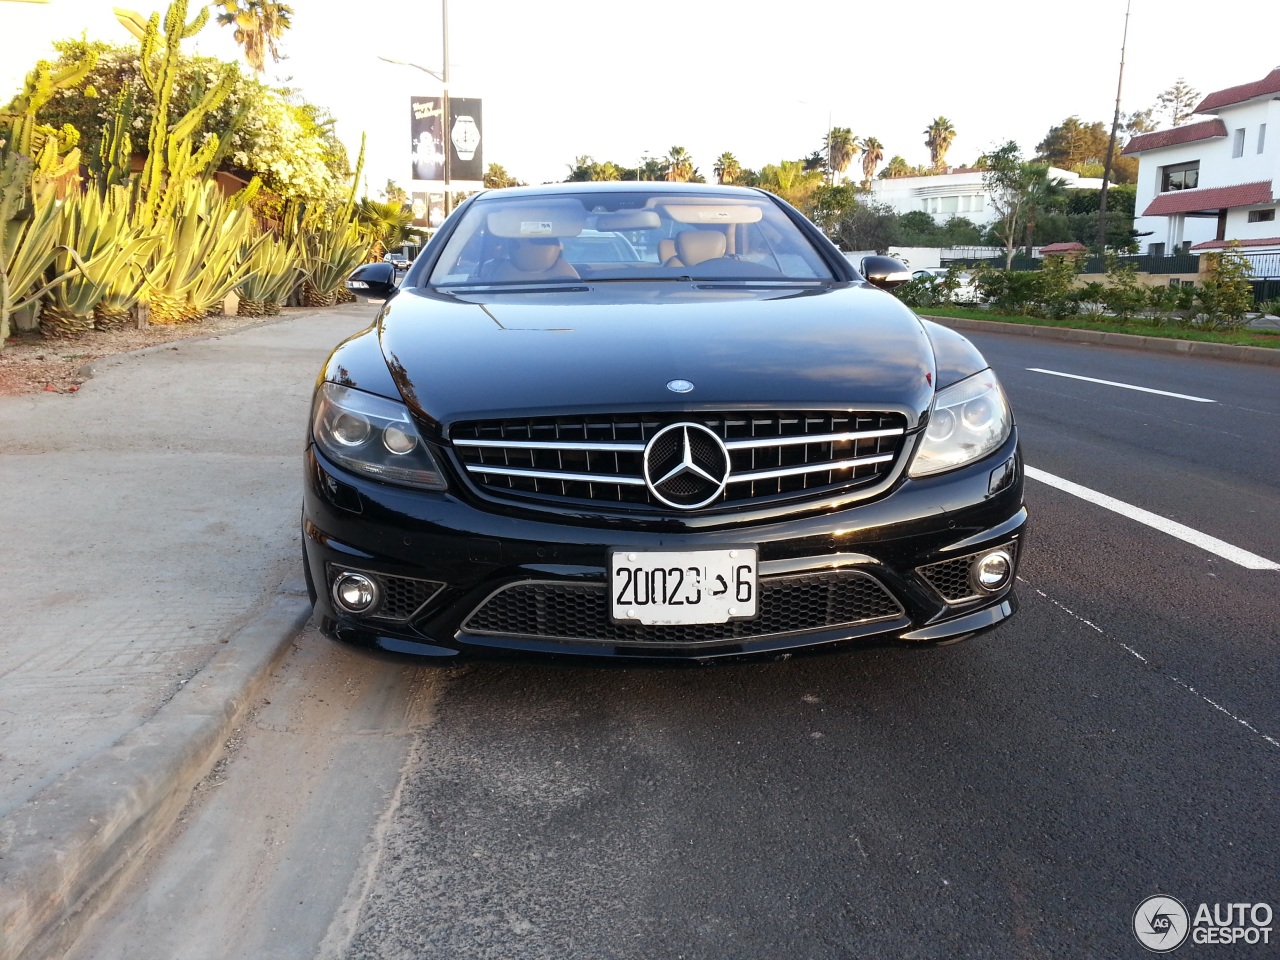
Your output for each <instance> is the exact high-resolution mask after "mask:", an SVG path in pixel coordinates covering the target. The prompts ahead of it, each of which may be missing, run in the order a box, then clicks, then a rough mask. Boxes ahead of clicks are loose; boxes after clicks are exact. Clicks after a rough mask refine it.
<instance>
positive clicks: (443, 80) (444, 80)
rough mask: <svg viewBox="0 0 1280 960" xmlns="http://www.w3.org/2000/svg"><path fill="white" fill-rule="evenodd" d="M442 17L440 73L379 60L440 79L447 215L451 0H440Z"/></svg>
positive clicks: (450, 200) (449, 195)
mask: <svg viewBox="0 0 1280 960" xmlns="http://www.w3.org/2000/svg"><path fill="white" fill-rule="evenodd" d="M440 18H441V26H442V27H443V40H442V43H441V47H442V50H441V52H442V53H443V55H444V66H443V67H442V68H441V72H440V73H436V72H435V71H434V70H432V69H431V68H430V67H424V66H422V64H420V63H410V62H409V61H408V60H397V59H395V58H394V57H381V56H380V57H378V59H379V60H385V61H386V62H387V63H394V64H398V65H399V66H402V67H413V68H414V69H415V70H421V71H422V72H423V73H426V74H429V75H431V76H433V77H435V78H436V79H437V80H439V81H440V86H441V94H440V138H441V140H443V141H444V142H443V146H444V215H445V216H446V217H447V216H448V215H449V213H450V212H451V211H452V209H453V195H452V193H451V192H450V190H449V184H450V182H451V180H452V177H451V176H450V174H451V173H452V172H453V156H452V154H453V150H452V149H451V144H450V142H449V0H440Z"/></svg>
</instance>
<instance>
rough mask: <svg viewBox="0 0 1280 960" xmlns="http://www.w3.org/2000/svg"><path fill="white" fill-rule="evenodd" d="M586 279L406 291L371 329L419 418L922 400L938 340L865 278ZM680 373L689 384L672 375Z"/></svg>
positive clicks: (917, 404) (915, 415)
mask: <svg viewBox="0 0 1280 960" xmlns="http://www.w3.org/2000/svg"><path fill="white" fill-rule="evenodd" d="M673 286H675V285H673V284H614V285H600V286H592V285H589V284H584V285H583V286H581V287H574V288H572V289H569V288H565V289H561V290H557V291H550V292H546V293H531V292H523V293H518V294H516V293H507V294H503V293H500V292H498V293H495V292H484V293H468V294H466V295H458V296H447V295H442V294H439V293H427V292H426V291H422V290H408V291H401V293H400V294H399V295H398V296H396V297H394V298H393V299H392V300H391V301H390V302H389V303H388V304H387V306H386V308H385V310H384V313H383V316H382V318H381V320H380V323H379V325H378V338H379V343H380V345H381V350H382V355H383V358H384V359H385V362H386V365H387V368H388V370H389V371H390V374H391V378H392V380H393V381H394V383H395V385H396V388H397V389H398V391H399V393H400V395H401V396H402V397H403V398H404V400H405V402H406V403H408V404H409V406H410V407H411V408H412V409H413V410H414V412H415V414H416V415H417V416H418V417H419V418H420V419H422V420H424V421H426V422H427V423H429V424H433V425H435V426H436V428H437V429H439V430H441V431H447V425H448V424H450V423H453V422H456V421H461V420H471V419H487V418H497V417H507V416H511V415H512V414H516V415H528V416H540V415H548V414H555V413H568V412H589V411H606V410H607V411H615V412H620V413H625V412H640V411H662V410H671V411H688V412H695V411H698V410H714V409H725V408H742V407H756V408H759V409H786V408H789V407H790V408H814V409H817V408H826V409H831V408H836V409H854V408H879V409H896V410H900V411H901V412H903V413H904V414H906V415H907V417H908V419H909V420H910V422H911V424H912V425H914V424H915V423H916V422H917V421H918V419H919V418H920V417H921V416H922V415H923V414H924V412H925V411H927V410H928V407H929V404H930V403H931V401H932V398H933V390H934V384H935V383H936V382H937V381H936V369H935V359H934V352H933V349H932V347H931V345H930V342H929V338H928V336H927V335H926V333H925V330H924V327H923V326H922V324H921V322H920V321H919V320H918V319H917V318H916V316H915V315H914V314H913V313H911V311H910V310H908V309H907V308H906V307H904V306H903V305H902V304H900V303H899V302H898V301H897V300H896V299H895V298H893V297H892V296H890V295H888V294H885V293H883V292H882V291H879V290H875V289H873V288H867V287H862V286H859V285H853V284H839V285H835V286H834V287H822V288H796V287H788V288H785V289H778V288H776V287H775V288H754V289H753V288H743V287H741V286H736V285H717V284H705V285H697V284H680V285H679V286H678V288H677V289H674V290H673V289H669V288H671V287H673ZM676 380H685V381H688V382H689V383H692V384H693V389H692V390H690V391H688V392H687V393H676V392H673V391H672V390H671V389H669V388H668V384H669V383H671V382H672V381H676Z"/></svg>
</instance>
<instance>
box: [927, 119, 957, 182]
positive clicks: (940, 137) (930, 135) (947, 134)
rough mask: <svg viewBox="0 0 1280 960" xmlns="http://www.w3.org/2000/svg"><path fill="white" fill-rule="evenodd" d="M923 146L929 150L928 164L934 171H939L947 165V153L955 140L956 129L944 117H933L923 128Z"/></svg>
mask: <svg viewBox="0 0 1280 960" xmlns="http://www.w3.org/2000/svg"><path fill="white" fill-rule="evenodd" d="M924 133H925V141H924V145H925V146H926V147H928V148H929V162H930V163H931V164H933V169H934V170H941V169H942V168H943V167H945V166H946V163H947V151H948V150H950V149H951V142H952V141H953V140H955V138H956V129H955V127H953V126H952V125H951V121H950V120H948V119H947V118H946V117H935V118H934V121H933V122H932V123H931V124H929V126H927V127H926V128H925V131H924Z"/></svg>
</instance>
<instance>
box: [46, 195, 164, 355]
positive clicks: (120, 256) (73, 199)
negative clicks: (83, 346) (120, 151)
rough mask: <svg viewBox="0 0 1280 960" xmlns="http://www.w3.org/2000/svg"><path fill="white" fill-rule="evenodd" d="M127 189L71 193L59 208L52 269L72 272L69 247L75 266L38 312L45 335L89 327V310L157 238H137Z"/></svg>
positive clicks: (66, 333)
mask: <svg viewBox="0 0 1280 960" xmlns="http://www.w3.org/2000/svg"><path fill="white" fill-rule="evenodd" d="M129 214H130V210H129V191H128V189H127V188H125V187H120V186H117V187H113V188H111V189H110V190H109V191H108V192H107V194H106V196H105V197H103V196H102V195H100V194H99V193H98V192H97V191H96V190H90V191H88V192H87V193H81V192H79V191H76V192H74V193H72V194H71V195H70V196H69V197H67V199H66V200H65V201H64V202H63V204H62V206H61V209H60V210H59V236H58V241H59V243H60V249H59V251H58V253H57V255H56V256H55V258H54V262H53V270H54V271H55V272H57V273H67V272H71V271H72V270H73V261H72V259H71V258H72V251H74V252H75V253H77V254H79V257H80V262H81V264H82V268H81V270H80V271H79V272H78V273H76V274H75V275H74V276H72V277H71V278H70V279H68V280H66V281H65V282H63V283H61V284H59V285H58V286H57V287H55V288H54V289H53V290H51V291H50V293H49V295H48V298H47V299H46V301H45V304H44V308H43V310H42V312H41V315H40V331H41V333H43V334H45V335H46V336H75V335H78V334H82V333H86V332H88V331H89V330H92V329H93V327H94V323H95V319H94V316H95V310H96V309H97V307H98V305H99V304H100V303H101V302H102V299H103V297H105V296H106V294H107V291H108V289H109V288H110V287H111V285H112V283H113V282H117V281H118V279H119V278H120V277H121V276H122V275H128V274H129V273H130V272H133V271H135V270H136V268H135V266H134V265H135V263H136V262H137V261H138V260H139V259H140V258H143V257H145V256H147V255H148V254H149V253H150V252H151V250H152V249H154V248H155V246H156V244H157V242H158V238H157V237H155V236H143V235H141V234H140V232H139V227H138V226H136V225H135V224H134V223H133V221H132V220H131V218H130V215H129Z"/></svg>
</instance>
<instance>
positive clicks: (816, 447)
mask: <svg viewBox="0 0 1280 960" xmlns="http://www.w3.org/2000/svg"><path fill="white" fill-rule="evenodd" d="M673 423H689V424H697V425H699V426H701V427H705V428H707V429H708V430H710V431H711V432H712V433H714V434H715V435H716V436H717V437H718V438H719V439H720V441H721V442H722V443H723V444H724V448H725V451H726V452H727V454H728V459H729V474H728V481H727V483H726V484H725V487H724V491H723V492H722V493H721V494H720V495H719V496H718V497H717V498H716V499H715V500H714V501H713V502H711V503H709V504H707V505H706V506H707V508H709V509H714V508H716V507H720V506H736V505H742V504H749V503H752V502H755V501H767V500H776V499H791V498H808V497H817V496H822V495H826V494H829V493H832V492H836V491H841V490H846V489H854V488H858V487H863V486H870V485H873V484H875V483H876V482H877V481H879V480H881V479H883V478H884V477H885V476H886V475H887V474H888V473H889V472H890V471H891V470H892V469H893V465H894V462H895V461H896V460H897V458H898V456H899V454H900V453H901V451H902V444H903V437H904V434H905V432H906V418H905V417H903V416H902V415H901V414H898V413H886V412H852V413H851V412H845V411H836V412H831V411H825V412H824V411H818V412H814V411H802V412H800V411H798V412H772V411H770V412H749V413H739V414H713V415H706V414H702V415H686V416H683V417H682V416H681V415H679V414H674V415H671V414H668V415H663V416H657V415H654V416H625V415H618V416H598V417H540V418H533V419H519V420H497V421H472V422H465V423H458V424H455V425H453V427H452V428H451V429H450V442H451V443H452V445H453V448H454V450H455V451H456V452H457V455H458V457H459V458H460V460H461V461H462V465H463V466H464V468H465V469H466V471H467V473H468V475H469V476H470V477H471V479H472V480H473V481H474V482H475V483H476V484H477V485H479V486H480V488H481V489H483V490H485V491H486V492H489V493H492V494H497V495H500V496H506V497H513V498H518V499H525V500H540V501H548V502H565V501H590V502H597V503H608V504H618V505H620V506H623V507H624V508H634V509H644V508H645V507H660V506H661V502H660V501H659V500H658V499H656V498H655V497H654V495H653V492H652V490H651V489H650V487H649V486H648V485H647V484H646V482H645V471H644V460H645V450H646V447H647V445H648V444H649V441H650V440H651V439H653V437H654V436H655V435H656V434H658V433H659V432H661V431H662V430H663V429H664V428H665V427H667V426H669V425H671V424H673ZM669 437H671V434H667V437H664V438H663V441H665V440H666V439H667V438H669ZM660 442H662V441H660Z"/></svg>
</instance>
